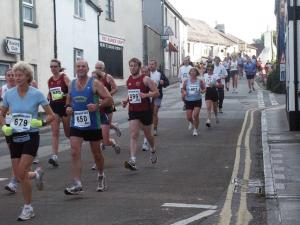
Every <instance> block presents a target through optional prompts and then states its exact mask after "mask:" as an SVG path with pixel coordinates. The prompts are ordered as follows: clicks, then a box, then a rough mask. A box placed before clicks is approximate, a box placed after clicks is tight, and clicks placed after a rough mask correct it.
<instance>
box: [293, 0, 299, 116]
mask: <svg viewBox="0 0 300 225" xmlns="http://www.w3.org/2000/svg"><path fill="white" fill-rule="evenodd" d="M293 6H294V7H293V11H294V18H293V19H294V21H293V23H294V59H293V60H294V85H295V113H296V116H298V112H299V103H298V40H297V36H298V35H297V32H298V29H297V16H298V13H297V0H294V1H293Z"/></svg>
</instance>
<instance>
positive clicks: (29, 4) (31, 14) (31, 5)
mask: <svg viewBox="0 0 300 225" xmlns="http://www.w3.org/2000/svg"><path fill="white" fill-rule="evenodd" d="M34 1H35V0H23V21H24V22H25V23H31V24H34V23H35V2H34Z"/></svg>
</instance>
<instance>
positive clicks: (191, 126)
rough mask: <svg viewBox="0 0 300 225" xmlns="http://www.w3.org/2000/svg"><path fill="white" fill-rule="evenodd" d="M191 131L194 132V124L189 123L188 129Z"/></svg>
mask: <svg viewBox="0 0 300 225" xmlns="http://www.w3.org/2000/svg"><path fill="white" fill-rule="evenodd" d="M188 129H189V130H192V129H193V124H192V123H191V122H189V127H188Z"/></svg>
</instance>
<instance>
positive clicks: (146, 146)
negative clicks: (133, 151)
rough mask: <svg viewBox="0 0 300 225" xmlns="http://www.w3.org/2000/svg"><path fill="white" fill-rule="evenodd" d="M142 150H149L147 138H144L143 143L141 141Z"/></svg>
mask: <svg viewBox="0 0 300 225" xmlns="http://www.w3.org/2000/svg"><path fill="white" fill-rule="evenodd" d="M142 150H143V151H144V152H146V151H149V144H148V141H147V139H146V140H145V139H144V143H143V146H142Z"/></svg>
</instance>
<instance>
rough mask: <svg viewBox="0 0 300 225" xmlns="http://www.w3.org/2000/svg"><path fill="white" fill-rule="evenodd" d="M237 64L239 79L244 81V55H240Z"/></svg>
mask: <svg viewBox="0 0 300 225" xmlns="http://www.w3.org/2000/svg"><path fill="white" fill-rule="evenodd" d="M237 64H238V72H239V79H242V77H243V76H244V59H243V57H242V53H238V58H237Z"/></svg>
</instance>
